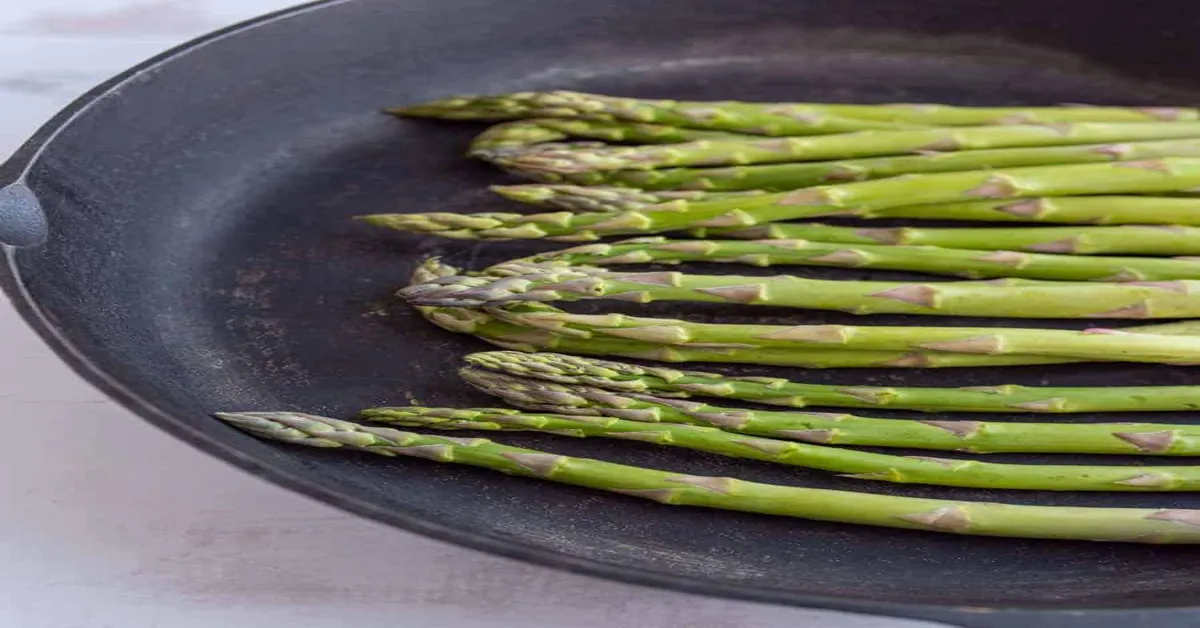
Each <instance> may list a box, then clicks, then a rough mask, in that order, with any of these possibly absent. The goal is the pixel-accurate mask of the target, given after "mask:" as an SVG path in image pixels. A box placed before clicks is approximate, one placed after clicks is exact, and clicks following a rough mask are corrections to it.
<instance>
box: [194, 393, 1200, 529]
mask: <svg viewBox="0 0 1200 628" xmlns="http://www.w3.org/2000/svg"><path fill="white" fill-rule="evenodd" d="M217 418H219V419H221V420H223V421H225V422H227V423H229V424H231V425H233V426H234V427H237V428H238V429H241V430H244V431H246V432H248V433H250V434H252V435H254V436H257V437H259V438H265V439H270V440H277V441H282V442H286V443H292V444H296V445H307V446H310V447H344V448H347V449H353V450H359V451H368V452H372V453H377V454H382V455H386V456H395V455H404V456H414V457H419V458H425V459H429V460H434V461H437V462H449V463H457V464H465V465H471V466H476V467H483V468H488V469H494V470H496V471H500V472H503V473H507V474H510V475H519V476H524V477H531V478H538V479H543V480H550V481H553V482H558V483H562V484H572V485H575V486H582V487H586V488H592V489H597V490H603V491H608V492H615V493H620V494H623V495H628V496H631V497H640V498H643V499H650V500H653V501H657V502H660V503H664V504H670V505H680V506H684V505H687V506H701V507H707V508H717V509H723V510H736V511H742V512H751V513H760V514H770V515H781V516H788V517H798V518H803V519H817V520H821V521H836V522H842V523H856V524H866V525H877V526H885V527H894V528H906V529H915V530H927V531H934V532H946V533H954V534H972V535H987V536H1010V537H1030V538H1058V539H1081V540H1091V541H1112V542H1130V543H1200V527H1198V526H1196V525H1195V521H1197V520H1200V511H1196V510H1180V509H1172V508H1077V507H1056V506H1024V505H1015V504H998V503H991V502H964V501H954V500H938V499H921V498H914V497H898V496H892V495H875V494H870V493H857V492H853V491H831V490H825V489H813V488H801V487H792V486H777V485H771V484H760V483H756V482H747V481H744V480H737V479H734V478H714V477H702V476H694V475H685V474H680V473H674V472H670V471H660V470H655V469H647V468H642V467H633V466H628V465H622V464H615V463H611V462H604V461H600V460H592V459H588V458H574V457H570V456H563V455H558V454H552V453H546V452H543V451H538V450H533V449H524V448H519V447H510V446H507V445H501V444H498V443H494V442H492V441H489V440H486V439H482V438H470V439H462V438H450V437H445V436H428V435H424V434H416V433H412V432H401V431H398V430H395V429H391V428H381V427H367V426H362V425H356V424H354V423H349V422H346V421H338V420H336V419H330V418H325V417H318V416H313V415H304V414H299V413H293V412H256V413H249V412H241V413H221V414H218V415H217Z"/></svg>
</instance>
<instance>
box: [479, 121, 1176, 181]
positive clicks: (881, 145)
mask: <svg viewBox="0 0 1200 628" xmlns="http://www.w3.org/2000/svg"><path fill="white" fill-rule="evenodd" d="M1198 136H1200V122H1141V123H1138V122H1134V123H1125V124H1107V123H1080V124H1065V125H1056V126H1030V125H1016V126H983V127H962V128H953V129H948V128H936V129H916V130H903V131H862V132H858V133H845V134H839V135H824V136H820V137H787V138H772V139H740V138H735V139H720V138H717V139H705V140H696V141H692V142H685V143H680V144H671V145H668V146H601V147H579V148H576V147H570V146H569V145H568V146H566V147H563V148H562V149H561V150H554V149H545V150H537V151H531V152H527V153H517V154H512V155H505V156H503V157H502V158H499V159H497V163H500V164H503V165H504V166H506V167H512V168H516V169H518V170H521V171H535V172H558V173H573V172H589V171H596V170H601V171H608V170H653V169H656V168H671V167H678V166H724V165H746V164H770V163H783V162H795V161H825V160H830V159H835V160H836V159H858V158H862V157H875V156H883V155H903V154H906V153H920V152H926V151H935V152H949V151H963V150H981V149H996V148H1023V147H1038V146H1069V145H1076V144H1096V143H1102V142H1135V141H1144V140H1157V139H1170V138H1195V137H1198ZM1106 161H1111V159H1109V160H1106Z"/></svg>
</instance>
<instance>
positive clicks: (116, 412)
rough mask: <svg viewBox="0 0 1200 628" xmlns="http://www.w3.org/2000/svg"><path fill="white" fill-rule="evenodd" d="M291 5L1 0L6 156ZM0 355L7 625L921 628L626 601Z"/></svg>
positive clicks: (53, 361) (744, 607)
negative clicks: (158, 422) (268, 466)
mask: <svg viewBox="0 0 1200 628" xmlns="http://www.w3.org/2000/svg"><path fill="white" fill-rule="evenodd" d="M35 4H36V5H37V6H36V8H35V7H34V6H33V5H35ZM288 4H290V3H289V2H286V1H285V0H40V1H39V2H37V3H33V2H20V1H19V0H0V9H2V10H0V109H2V110H3V112H4V124H3V125H0V155H6V154H7V153H8V152H11V150H13V149H14V148H15V147H16V146H17V145H18V143H20V142H21V141H23V140H24V139H25V138H26V137H27V136H28V135H29V134H30V133H32V132H33V130H34V129H35V128H36V127H37V126H38V125H39V124H41V123H42V122H43V121H44V120H45V119H47V118H49V117H50V116H51V115H52V114H53V113H54V112H55V111H57V110H58V109H59V108H60V107H62V106H63V105H65V104H66V103H67V102H68V101H70V100H71V99H72V98H74V97H75V96H76V95H77V94H79V93H80V92H82V91H84V90H86V89H88V88H89V87H91V86H93V85H94V84H96V83H97V82H100V81H102V80H104V79H105V78H107V77H108V76H110V75H111V74H114V73H116V72H118V71H120V70H123V69H124V68H126V67H128V66H130V65H132V64H135V63H137V62H138V61H140V60H142V59H143V58H145V57H147V56H150V55H152V54H155V53H157V52H159V51H160V50H162V49H164V48H167V47H169V46H172V45H174V44H176V43H178V42H181V41H184V40H186V39H189V38H191V37H193V36H196V35H199V34H202V33H204V32H205V31H209V30H212V29H214V28H218V27H220V26H223V25H225V24H228V23H231V22H234V21H238V20H241V19H245V18H249V17H252V16H254V15H256V14H259V13H263V12H267V11H271V10H275V9H279V8H283V7H285V6H287V5H288ZM0 347H3V348H4V350H3V352H2V353H0V382H3V384H0V416H2V417H4V421H5V422H6V423H7V425H8V427H9V430H8V434H9V439H8V443H9V447H7V448H6V450H5V452H4V455H3V456H0V475H2V476H3V477H7V478H9V479H8V481H6V482H4V483H3V484H0V591H3V593H0V626H12V627H21V628H108V627H112V628H118V627H119V628H156V627H160V626H161V627H164V628H167V627H169V628H201V627H203V628H211V627H212V626H221V625H224V626H235V627H238V628H241V627H247V628H249V627H254V628H276V627H278V628H285V627H286V628H314V627H318V626H321V627H323V626H335V625H348V626H355V627H356V628H376V627H385V626H386V627H388V628H407V627H413V628H417V627H420V628H425V627H435V628H436V627H448V628H502V627H510V626H511V627H514V628H515V627H517V626H522V627H527V626H532V625H547V626H563V627H564V628H635V627H636V628H726V627H728V628H776V627H785V626H786V627H787V628H798V627H800V628H802V627H807V626H814V627H817V626H819V627H821V628H920V627H928V626H932V624H926V623H921V622H909V621H899V620H885V619H878V618H872V617H867V616H859V615H848V614H843V613H828V612H817V611H805V610H797V609H789V608H777V607H769V606H761V605H752V604H744V603H737V602H729V601H724V600H714V599H703V598H696V597H691V596H685V595H681V594H675V593H670V592H665V591H659V590H653V589H646V588H638V587H631V586H626V585H621V584H616V583H612V582H606V581H600V580H594V579H590V578H585V577H581V576H576V575H571V574H567V573H562V572H558V571H553V570H549V569H544V568H541V567H535V566H530V565H525V564H521V563H517V562H513V561H509V560H505V559H500V558H495V557H491V556H487V555H483V554H479V553H476V552H473V551H469V550H465V549H461V548H458V547H453V546H449V545H445V544H442V543H439V542H435V541H432V540H429V539H425V538H423V537H419V536H415V535H412V534H408V533H406V532H402V531H398V530H393V529H390V528H386V527H384V526H381V525H377V524H374V523H371V522H367V521H363V520H360V519H357V518H355V517H352V516H350V515H348V514H345V513H343V512H341V511H339V510H335V509H333V508H330V507H327V506H325V505H322V504H318V503H315V502H312V501H310V500H308V499H306V498H303V497H300V496H298V495H295V494H292V493H289V492H287V491H285V490H283V489H280V488H277V487H275V486H272V485H268V484H266V483H264V482H262V481H260V480H257V479H255V478H253V477H251V476H249V475H247V474H244V473H242V472H241V471H238V470H235V469H233V468H231V467H229V466H227V465H225V464H224V463H222V462H220V461H218V460H215V459H212V458H209V457H207V456H205V455H202V454H200V453H199V452H197V451H194V450H193V449H191V448H190V447H188V446H185V445H183V444H181V443H179V442H177V441H176V440H174V439H173V438H171V437H169V436H167V435H165V434H163V433H162V432H159V431H158V430H157V429H155V428H153V427H150V426H149V425H147V424H146V423H143V422H142V421H141V420H140V419H138V418H136V417H134V416H133V415H132V414H130V413H129V412H127V411H125V410H123V409H121V408H120V407H118V406H117V405H116V404H114V403H112V402H110V401H108V400H107V399H106V398H105V397H104V396H103V395H101V394H100V393H99V392H97V391H96V390H94V389H92V388H91V387H90V386H89V385H87V384H85V383H84V382H83V381H82V380H80V379H79V378H78V377H77V376H75V375H74V374H73V373H72V372H71V371H69V370H68V369H67V367H66V366H64V365H62V364H61V363H60V362H59V361H58V360H57V358H55V357H54V355H52V353H51V352H50V350H49V349H47V348H46V347H45V346H44V345H43V344H42V343H41V341H40V340H39V339H38V338H37V337H36V336H35V335H34V334H33V333H32V332H31V331H30V330H29V329H27V328H26V326H25V325H24V323H23V322H22V321H21V320H20V319H19V318H18V317H17V315H16V314H15V313H14V312H13V311H12V310H11V308H10V307H9V305H8V304H7V303H3V304H0ZM18 438H19V440H17V439H18Z"/></svg>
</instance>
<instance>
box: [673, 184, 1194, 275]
mask: <svg viewBox="0 0 1200 628" xmlns="http://www.w3.org/2000/svg"><path fill="white" fill-rule="evenodd" d="M1056 200H1069V199H1056ZM1197 218H1198V219H1200V214H1197ZM1143 222H1145V221H1143ZM1196 222H1200V220H1198V221H1196ZM692 235H695V236H697V237H710V236H719V237H722V238H743V239H750V240H759V239H766V240H775V239H778V240H788V239H793V238H798V239H803V240H815V241H819V242H826V243H839V244H854V245H862V244H866V245H872V244H897V245H918V246H920V245H924V246H937V247H942V248H947V249H985V248H987V249H993V250H995V249H1002V250H1012V251H1032V252H1035V253H1058V254H1069V255H1092V254H1096V253H1128V254H1135V255H1182V256H1185V257H1184V258H1183V261H1191V258H1189V257H1186V256H1190V255H1197V254H1200V229H1197V228H1193V227H1177V226H1134V225H1125V226H1119V227H1004V228H998V227H982V228H971V227H950V228H936V227H934V228H930V227H888V228H882V229H881V228H862V229H860V228H858V227H837V226H831V225H823V224H818V223H770V224H766V225H760V226H757V227H747V228H732V229H711V228H706V229H696V230H693V231H692ZM1055 257H1058V256H1055Z"/></svg>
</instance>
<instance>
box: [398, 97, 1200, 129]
mask: <svg viewBox="0 0 1200 628" xmlns="http://www.w3.org/2000/svg"><path fill="white" fill-rule="evenodd" d="M656 102H658V103H663V104H664V105H666V106H659V105H655V104H654V103H656ZM668 103H671V101H638V100H634V99H628V98H613V97H609V96H598V95H594V94H582V93H578V92H567V91H554V92H518V93H514V94H500V95H497V96H458V97H452V98H446V99H442V100H435V101H432V102H427V103H421V104H418V105H413V106H409V107H397V108H394V109H389V110H388V111H389V112H390V113H393V114H396V115H401V116H413V117H423V118H445V119H452V120H514V119H524V118H541V117H558V118H584V119H592V120H628V121H634V122H646V123H657V124H663V125H668V126H675V127H683V128H700V129H714V130H720V131H734V132H740V133H751V134H759V135H819V134H826V133H845V132H847V131H859V130H863V129H901V128H916V127H921V126H928V125H927V124H916V123H905V122H895V121H888V120H870V119H862V118H858V119H855V118H848V117H845V116H842V115H839V114H836V113H832V112H828V111H825V112H820V113H816V112H814V113H813V114H811V115H800V114H798V113H797V112H795V111H794V110H792V109H791V108H790V107H789V108H785V109H781V110H780V111H779V112H777V113H771V112H770V111H758V112H754V111H749V112H743V113H734V112H731V111H722V110H718V109H713V108H712V107H711V106H710V104H703V105H699V106H695V107H685V108H683V109H677V108H673V107H672V106H671V104H668ZM1187 117H1188V114H1187V112H1185V111H1182V110H1181V111H1180V113H1179V114H1178V115H1175V114H1174V113H1165V112H1164V113H1162V114H1160V115H1158V116H1154V115H1146V114H1141V115H1137V114H1136V113H1135V114H1132V115H1131V114H1130V113H1129V112H1125V113H1122V114H1121V121H1122V122H1130V121H1139V122H1145V121H1148V120H1185V119H1187ZM1085 119H1086V118H1085Z"/></svg>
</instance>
